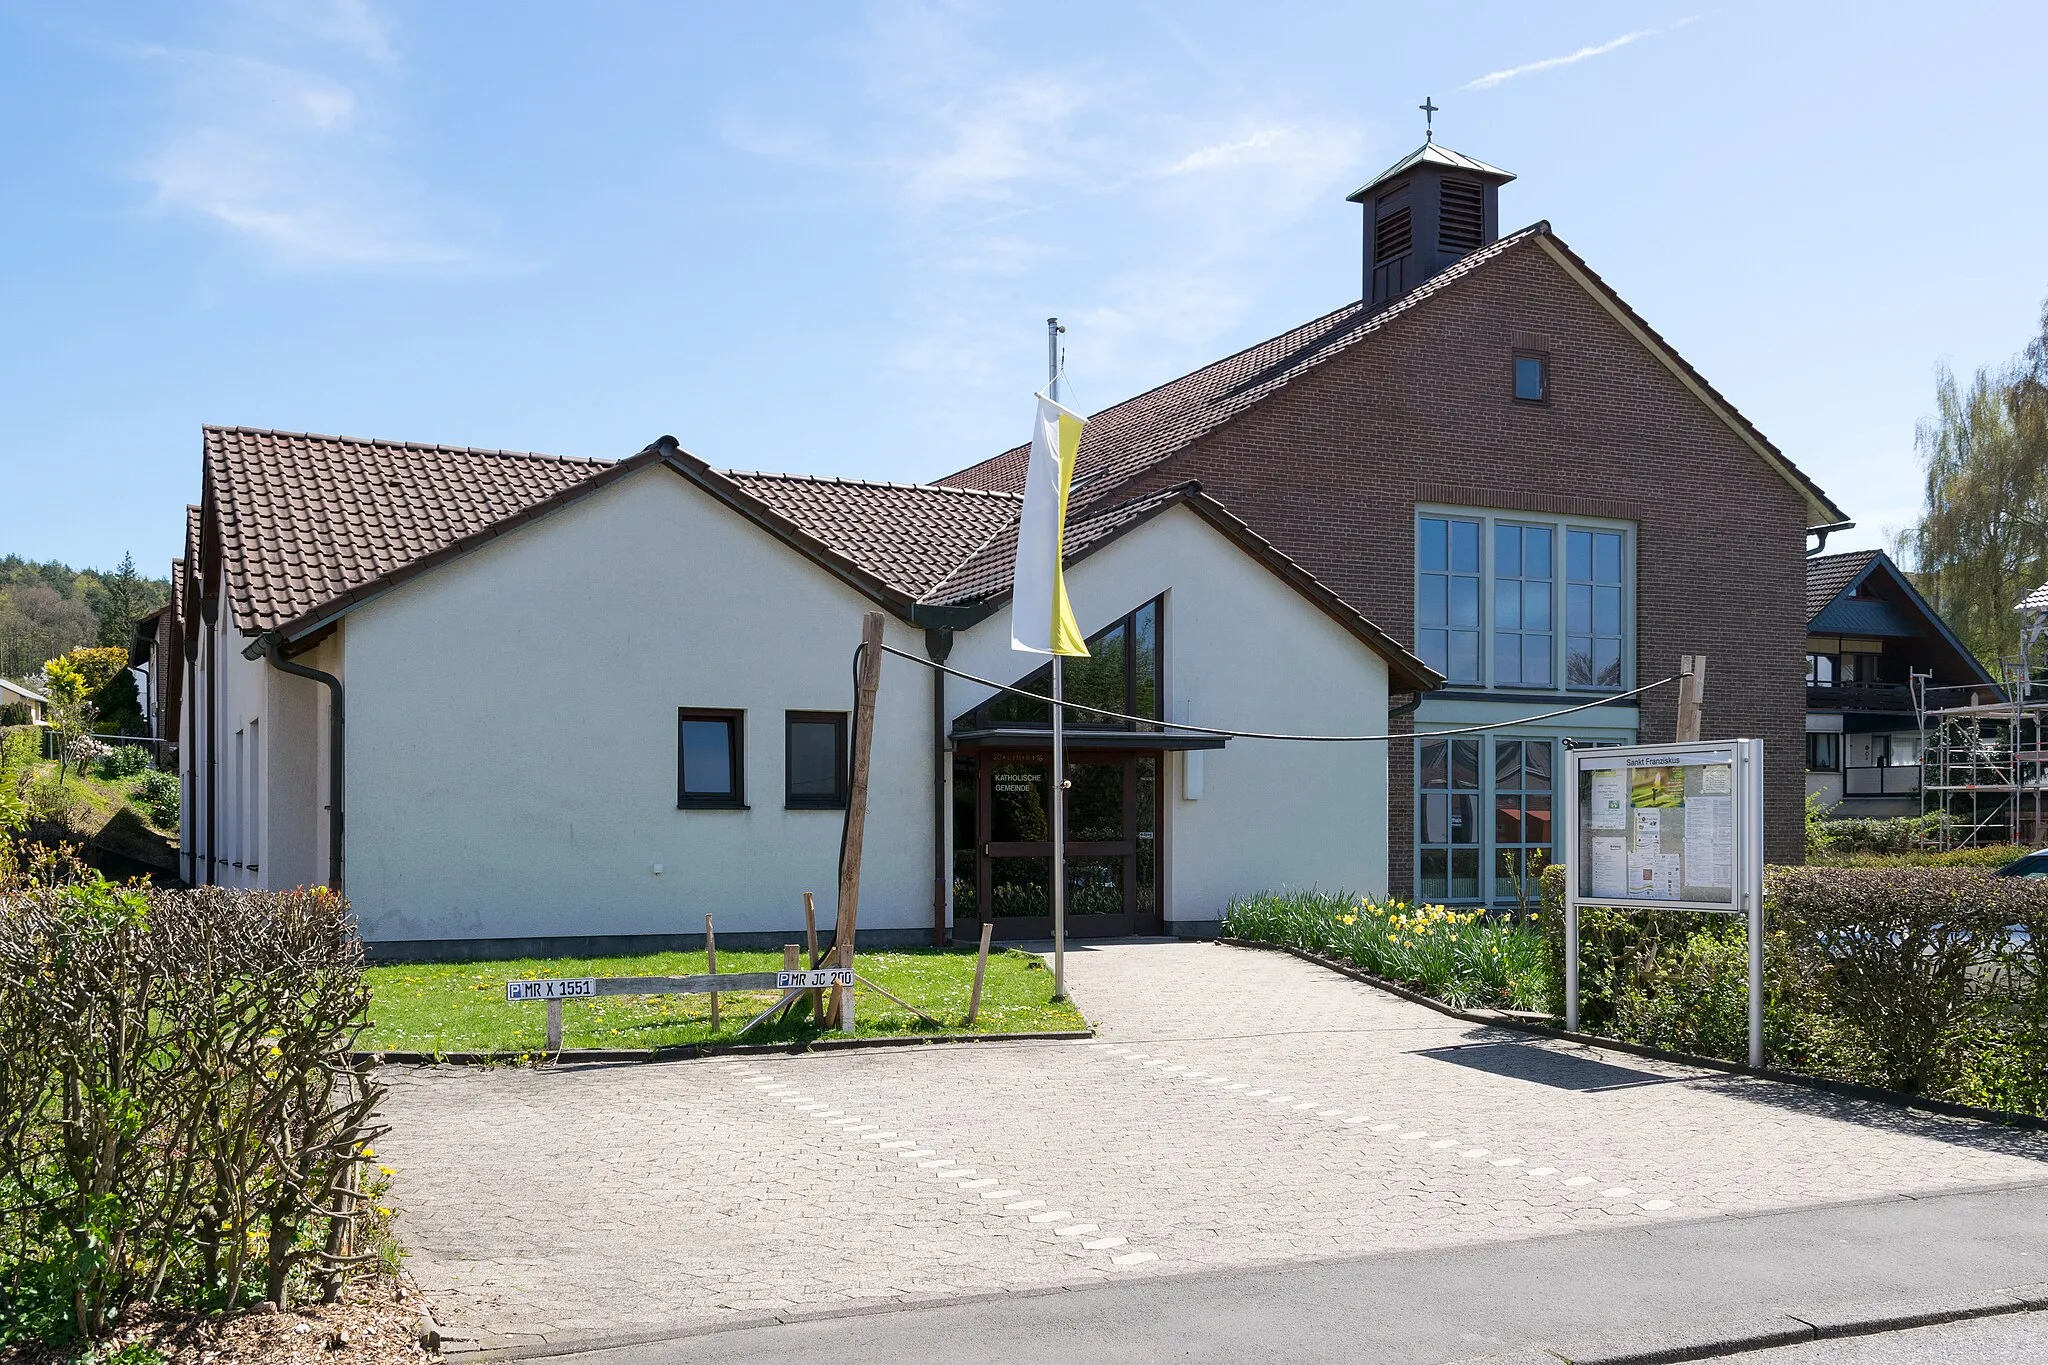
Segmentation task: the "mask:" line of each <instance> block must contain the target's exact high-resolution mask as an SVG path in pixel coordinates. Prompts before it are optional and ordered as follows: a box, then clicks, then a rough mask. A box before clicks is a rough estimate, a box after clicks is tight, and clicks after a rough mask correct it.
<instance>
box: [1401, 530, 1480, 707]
mask: <svg viewBox="0 0 2048 1365" xmlns="http://www.w3.org/2000/svg"><path fill="white" fill-rule="evenodd" d="M1479 546H1480V523H1479V522H1478V521H1476V520H1471V519H1467V518H1464V517H1423V518H1421V519H1420V521H1419V522H1418V523H1417V545H1416V555H1415V569H1416V572H1415V644H1416V653H1418V654H1420V655H1421V656H1422V661H1423V662H1424V663H1426V664H1428V665H1429V666H1430V667H1431V668H1434V669H1435V670H1436V671H1437V672H1439V673H1441V674H1443V675H1444V677H1445V678H1447V679H1448V680H1450V681H1451V682H1454V683H1458V682H1462V683H1476V682H1479V681H1481V680H1482V674H1481V671H1480V659H1479V577H1480V565H1479Z"/></svg>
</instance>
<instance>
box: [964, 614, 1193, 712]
mask: <svg viewBox="0 0 2048 1365" xmlns="http://www.w3.org/2000/svg"><path fill="white" fill-rule="evenodd" d="M1164 607H1165V599H1163V598H1159V597H1155V598H1153V599H1152V600H1151V601H1150V602H1147V603H1146V604H1145V605H1144V606H1142V607H1139V608H1138V609H1137V610H1136V611H1134V612H1132V613H1131V614H1130V615H1128V616H1126V617H1124V618H1122V619H1121V620H1118V621H1114V622H1112V623H1111V624H1109V625H1106V626H1104V627H1103V628H1102V629H1101V630H1098V631H1096V632H1095V633H1094V634H1093V635H1091V636H1089V637H1088V657H1087V658H1085V659H1068V660H1067V661H1066V664H1065V672H1066V677H1065V682H1066V688H1065V692H1064V695H1065V697H1066V699H1067V700H1068V701H1069V702H1080V703H1082V704H1083V705H1086V706H1099V707H1101V708H1103V709H1104V710H1107V711H1116V712H1119V713H1121V714H1123V715H1126V716H1145V717H1149V718H1153V719H1157V720H1164V719H1165V716H1164V715H1163V714H1162V713H1161V710H1160V702H1159V693H1160V682H1161V678H1162V677H1163V668H1164V664H1163V661H1162V651H1161V649H1160V644H1159V622H1160V613H1161V612H1162V610H1163V609H1164ZM1015 685H1016V686H1017V687H1019V688H1022V689H1023V690H1024V691H1026V692H1033V693H1036V694H1038V695H1039V696H1045V695H1046V694H1047V693H1049V692H1051V691H1052V665H1051V664H1047V665H1045V666H1044V667H1043V668H1040V669H1039V670H1038V671H1037V672H1035V673H1033V674H1032V675H1031V676H1030V677H1028V678H1022V679H1019V680H1018V682H1017V683H1016V684H1015ZM964 721H965V725H966V728H968V729H970V730H980V729H993V728H997V727H1016V726H1031V727H1036V726H1040V725H1043V726H1045V727H1046V728H1047V729H1051V728H1052V708H1051V707H1050V706H1047V705H1046V704H1045V703H1044V702H1042V701H1028V700H1026V699H1025V698H1023V697H1019V696H1016V695H1015V694H1013V693H1009V692H1002V693H998V694H997V695H996V696H994V697H992V698H990V699H989V700H988V701H985V702H983V703H982V704H981V705H980V706H977V707H976V708H974V710H972V711H970V712H969V713H968V714H967V715H966V717H964ZM1066 723H1067V724H1068V725H1069V726H1071V727H1074V728H1076V729H1095V730H1145V729H1156V728H1157V727H1156V726H1148V725H1143V724H1134V723H1132V722H1129V721H1121V720H1110V719H1108V718H1107V717H1104V716H1099V715H1096V714H1094V713H1093V712H1089V711H1076V710H1074V709H1073V707H1071V706H1069V707H1068V708H1067V716H1066Z"/></svg>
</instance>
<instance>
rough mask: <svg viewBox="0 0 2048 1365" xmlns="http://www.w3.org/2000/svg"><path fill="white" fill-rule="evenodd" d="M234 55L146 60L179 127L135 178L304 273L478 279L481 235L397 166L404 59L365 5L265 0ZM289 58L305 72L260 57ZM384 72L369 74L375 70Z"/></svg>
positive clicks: (227, 43) (236, 38)
mask: <svg viewBox="0 0 2048 1365" xmlns="http://www.w3.org/2000/svg"><path fill="white" fill-rule="evenodd" d="M245 14H246V15H248V16H250V17H251V18H252V22H248V23H243V24H241V25H239V26H238V27H236V28H235V29H234V30H233V31H231V32H230V33H228V34H226V35H225V36H224V39H223V41H222V44H221V47H222V49H223V50H214V51H193V50H168V49H163V48H151V49H145V50H142V51H140V52H139V53H137V54H136V55H137V56H139V57H140V58H141V59H143V60H145V61H147V62H149V63H151V64H152V65H153V66H154V67H155V68H156V69H158V70H159V71H161V72H162V73H163V74H164V77H165V80H166V84H167V89H168V96H169V106H170V116H169V118H168V119H167V120H166V122H165V125H164V127H163V128H162V130H161V131H160V132H159V134H158V136H157V138H156V140H155V145H154V146H153V147H152V148H151V149H150V150H148V151H147V152H146V153H144V154H143V155H142V156H141V158H140V159H139V161H138V163H137V165H136V166H135V173H136V175H137V176H138V178H139V179H141V180H142V181H143V182H144V183H145V184H147V185H148V186H150V188H151V189H152V191H153V204H154V207H155V208H156V209H157V210H158V211H159V212H162V213H167V214H176V215H188V216H192V217H195V218H198V219H200V220H201V221H204V222H207V223H211V224H212V225H214V226H215V227H217V228H220V229H223V230H225V231H226V232H227V233H229V234H230V235H231V236H233V237H234V238H236V239H238V240H240V241H241V242H243V243H245V244H247V245H249V246H251V247H253V248H255V249H256V250H257V251H258V252H259V253H260V254H261V255H262V257H263V258H264V259H265V260H267V261H268V262H269V263H271V264H272V265H274V266H277V267H279V268H282V269H287V270H301V271H333V270H343V271H381V270H393V269H404V270H410V269H421V268H434V269H448V268H459V269H463V270H474V269H478V268H498V267H493V266H491V265H490V263H489V262H487V261H485V260H484V259H483V258H482V257H481V255H480V254H479V253H478V252H477V251H476V250H475V249H474V248H473V247H472V246H471V245H469V244H468V243H469V242H470V241H471V240H473V239H474V238H475V237H476V236H478V235H479V234H478V231H477V229H478V228H479V226H480V225H479V224H477V223H475V222H474V221H468V222H464V221H462V220H463V219H464V218H465V217H472V218H473V216H471V215H464V214H463V213H461V212H460V210H458V209H457V208H455V207H454V206H452V205H449V204H446V203H444V202H441V201H439V200H438V198H437V197H436V196H432V195H429V194H428V193H427V192H426V191H425V189H424V188H423V187H422V186H420V185H418V184H417V183H415V182H414V181H413V180H412V179H411V178H410V177H408V176H407V175H406V174H405V172H404V171H403V169H402V168H400V167H399V166H397V165H396V164H394V163H393V161H392V159H391V157H390V155H389V152H388V146H387V141H388V140H387V137H386V127H387V125H388V123H389V118H390V115H389V106H390V105H391V104H392V103H393V99H394V95H393V88H392V81H393V79H394V77H395V73H394V72H393V71H392V70H391V64H392V63H393V62H394V60H395V58H394V54H393V51H392V48H391V45H390V35H389V31H388V28H387V26H386V25H385V24H384V22H383V20H382V19H381V18H380V17H379V16H378V15H377V14H376V13H375V12H374V11H373V10H371V9H370V7H369V6H368V5H367V4H366V3H364V0H329V3H326V4H320V5H284V4H279V3H275V0H257V2H256V3H255V4H254V5H253V6H252V7H251V8H250V9H248V10H246V11H245ZM280 50H281V51H286V52H289V53H291V54H293V56H294V60H289V61H286V60H270V59H268V57H267V56H263V57H259V56H255V55H249V54H250V53H251V52H265V53H266V54H267V53H270V52H275V51H280ZM366 61H367V62H369V63H373V64H374V65H371V66H365V65H364V63H365V62H366Z"/></svg>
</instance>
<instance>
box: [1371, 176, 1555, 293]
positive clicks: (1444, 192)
mask: <svg viewBox="0 0 2048 1365" xmlns="http://www.w3.org/2000/svg"><path fill="white" fill-rule="evenodd" d="M1514 178H1515V177H1514V176H1513V175H1512V174H1510V173H1509V172H1507V171H1504V170H1502V169H1500V167H1498V166H1489V165H1487V164H1486V163H1485V162H1484V161H1477V160H1474V159H1473V158H1471V157H1469V156H1466V155H1464V154H1463V153H1460V152H1454V151H1452V150H1451V149H1450V148H1448V147H1445V146H1443V145H1441V144H1439V143H1436V142H1425V143H1424V144H1423V145H1422V146H1420V147H1417V148H1416V149H1415V150H1414V151H1412V152H1410V153H1409V154H1408V155H1407V156H1405V157H1403V158H1401V160H1399V161H1397V162H1395V163H1394V164H1393V165H1392V166H1389V167H1388V168H1387V169H1386V170H1384V171H1382V172H1381V173H1380V174H1379V175H1378V176H1377V177H1375V178H1374V179H1373V180H1371V181H1369V182H1368V183H1367V184H1365V185H1364V186H1363V187H1361V188H1360V189H1358V190H1356V191H1354V192H1353V193H1351V194H1350V195H1348V196H1346V197H1347V198H1349V199H1350V201H1351V202H1352V203H1354V204H1358V205H1361V206H1363V207H1364V209H1365V301H1366V302H1367V303H1373V304H1377V303H1386V302H1388V301H1390V300H1392V299H1396V298H1399V297H1400V296H1401V295H1402V294H1405V293H1406V292H1408V291H1409V290H1410V289H1413V288H1414V287H1415V286H1417V285H1419V284H1421V283H1422V282H1423V281H1424V280H1426V279H1428V278H1429V277H1430V276H1432V275H1435V274H1437V273H1438V272H1439V271H1442V270H1448V269H1449V268H1450V267H1451V266H1453V265H1456V264H1457V263H1458V262H1459V261H1460V260H1461V259H1463V258H1464V257H1466V256H1469V255H1471V254H1472V253H1473V252H1475V251H1478V250H1480V249H1481V248H1483V247H1484V246H1485V245H1486V244H1487V243H1488V242H1491V241H1493V240H1494V239H1495V238H1496V237H1498V236H1499V235H1500V221H1499V219H1500V194H1499V192H1500V187H1501V186H1502V185H1503V184H1505V183H1507V182H1508V181H1510V180H1513V179H1514Z"/></svg>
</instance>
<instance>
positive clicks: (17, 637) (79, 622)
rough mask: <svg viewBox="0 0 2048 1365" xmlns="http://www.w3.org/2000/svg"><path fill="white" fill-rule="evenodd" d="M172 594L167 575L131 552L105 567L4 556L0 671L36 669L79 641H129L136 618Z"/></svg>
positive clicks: (22, 674) (25, 674) (0, 562)
mask: <svg viewBox="0 0 2048 1365" xmlns="http://www.w3.org/2000/svg"><path fill="white" fill-rule="evenodd" d="M170 595H171V584H170V580H169V579H167V578H144V577H143V576H142V575H141V574H139V573H137V572H136V569H135V557H134V556H133V555H123V556H122V557H121V562H120V564H118V565H117V566H115V567H114V568H112V569H106V570H99V569H74V568H72V567H71V566H70V565H68V564H62V563H59V562H58V561H57V560H54V559H52V560H48V561H45V562H44V563H40V564H38V563H36V562H35V561H34V560H29V559H23V558H21V557H20V556H19V555H6V556H4V557H0V676H4V677H9V678H16V679H26V678H29V677H32V676H33V675H34V674H35V673H36V671H37V670H38V669H40V668H41V667H42V666H43V664H44V663H45V662H47V661H48V660H50V659H54V658H56V657H57V656H58V655H60V654H63V653H65V652H66V651H68V650H72V649H75V648H77V647H78V646H80V645H118V646H121V647H122V648H126V647H127V644H128V640H129V637H130V635H131V634H132V633H133V632H134V629H135V623H136V621H138V620H139V619H141V618H142V617H144V616H147V615H149V613H151V612H153V611H155V610H156V609H157V608H158V607H160V606H162V605H163V604H164V603H165V602H167V601H169V600H170Z"/></svg>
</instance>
